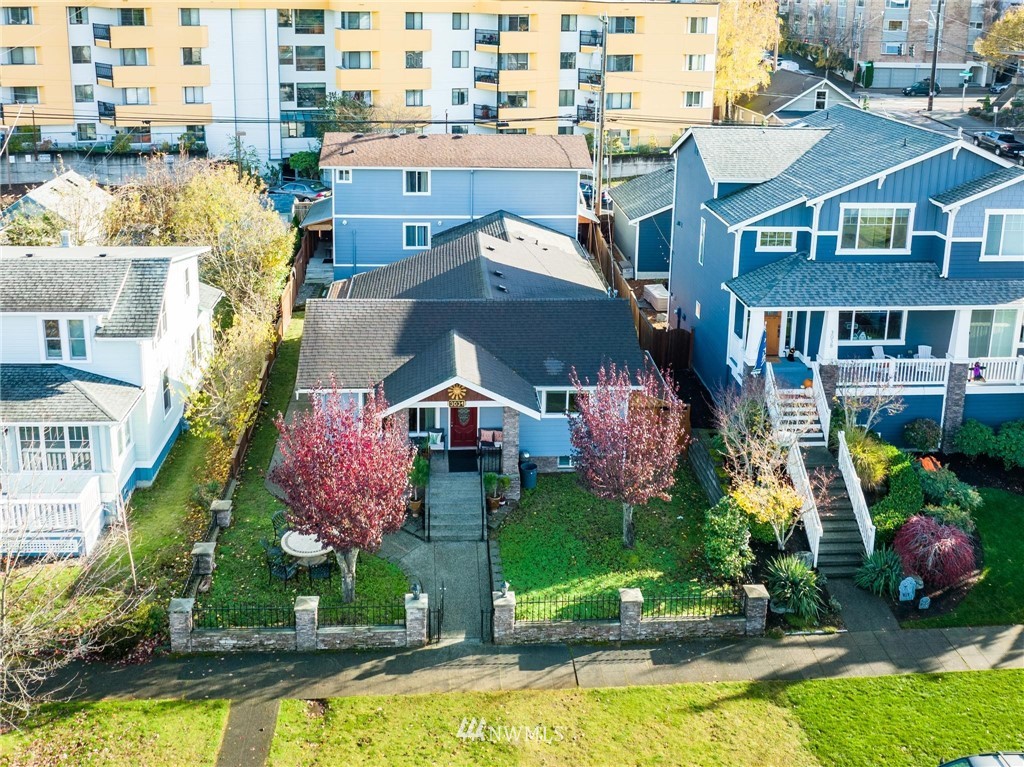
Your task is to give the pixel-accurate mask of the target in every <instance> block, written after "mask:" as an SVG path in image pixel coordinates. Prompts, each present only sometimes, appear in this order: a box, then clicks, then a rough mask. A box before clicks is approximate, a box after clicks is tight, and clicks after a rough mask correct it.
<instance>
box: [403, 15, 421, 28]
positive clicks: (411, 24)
mask: <svg viewBox="0 0 1024 767" xmlns="http://www.w3.org/2000/svg"><path fill="white" fill-rule="evenodd" d="M405 28H406V29H423V14H422V13H406V14H405Z"/></svg>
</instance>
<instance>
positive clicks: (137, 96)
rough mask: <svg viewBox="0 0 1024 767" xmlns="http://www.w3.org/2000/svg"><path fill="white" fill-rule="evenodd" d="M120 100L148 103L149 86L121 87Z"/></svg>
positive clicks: (128, 102)
mask: <svg viewBox="0 0 1024 767" xmlns="http://www.w3.org/2000/svg"><path fill="white" fill-rule="evenodd" d="M121 95H122V100H123V102H124V103H125V104H128V105H135V104H148V103H149V88H122V89H121Z"/></svg>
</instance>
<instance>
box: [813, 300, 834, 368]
mask: <svg viewBox="0 0 1024 767" xmlns="http://www.w3.org/2000/svg"><path fill="white" fill-rule="evenodd" d="M808 324H809V321H808ZM838 358H839V310H838V309H829V310H828V311H826V312H825V318H824V320H823V321H822V323H821V338H820V339H819V341H818V359H819V361H821V362H826V363H829V362H835V361H836V360H837V359H838Z"/></svg>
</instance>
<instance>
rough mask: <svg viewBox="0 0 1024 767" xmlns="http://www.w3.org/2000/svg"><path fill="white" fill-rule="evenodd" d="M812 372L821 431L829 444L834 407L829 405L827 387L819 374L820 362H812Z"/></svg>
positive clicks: (815, 403) (815, 405)
mask: <svg viewBox="0 0 1024 767" xmlns="http://www.w3.org/2000/svg"><path fill="white" fill-rule="evenodd" d="M811 373H812V378H811V380H812V382H813V384H814V385H813V387H812V389H811V391H812V393H813V394H814V407H815V409H816V410H817V411H818V420H819V421H821V431H822V433H823V434H824V435H825V444H826V445H827V444H828V430H829V427H830V426H831V425H832V408H831V407H829V402H828V399H827V398H826V397H825V387H824V386H822V384H821V376H820V375H819V374H818V363H817V362H812V363H811Z"/></svg>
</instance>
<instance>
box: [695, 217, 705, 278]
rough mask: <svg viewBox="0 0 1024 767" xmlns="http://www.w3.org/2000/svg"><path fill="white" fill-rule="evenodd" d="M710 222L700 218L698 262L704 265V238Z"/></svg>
mask: <svg viewBox="0 0 1024 767" xmlns="http://www.w3.org/2000/svg"><path fill="white" fill-rule="evenodd" d="M707 229H708V222H707V221H706V220H705V219H704V218H701V220H700V235H699V239H698V240H697V264H698V265H699V266H704V238H705V236H706V235H707Z"/></svg>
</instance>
